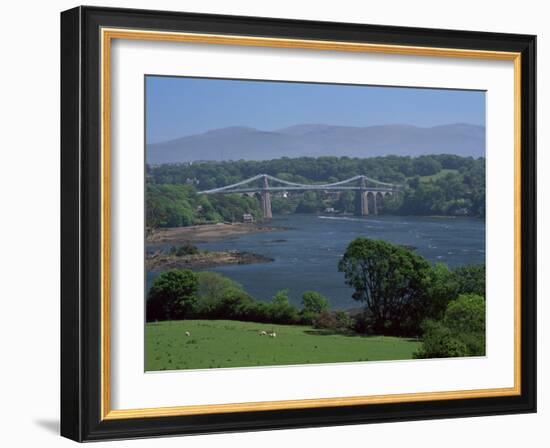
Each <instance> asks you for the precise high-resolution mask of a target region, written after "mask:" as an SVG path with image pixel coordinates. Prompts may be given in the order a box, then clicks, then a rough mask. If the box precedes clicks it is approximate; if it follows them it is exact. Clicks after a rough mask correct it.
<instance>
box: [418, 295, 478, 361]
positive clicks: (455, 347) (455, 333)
mask: <svg viewBox="0 0 550 448" xmlns="http://www.w3.org/2000/svg"><path fill="white" fill-rule="evenodd" d="M423 330H424V336H423V340H422V347H421V348H420V350H419V351H418V352H417V353H415V357H416V358H447V357H454V356H483V355H484V354H485V300H484V299H483V297H481V296H478V295H475V294H466V295H461V296H459V297H458V299H456V300H454V301H452V302H450V303H449V305H448V306H447V310H446V311H445V315H444V317H443V319H442V320H440V321H432V320H426V321H425V322H424V324H423Z"/></svg>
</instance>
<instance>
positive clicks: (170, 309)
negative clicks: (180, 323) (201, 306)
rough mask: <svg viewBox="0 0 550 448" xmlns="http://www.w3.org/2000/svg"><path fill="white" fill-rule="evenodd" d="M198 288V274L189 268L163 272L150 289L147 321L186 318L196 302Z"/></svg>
mask: <svg viewBox="0 0 550 448" xmlns="http://www.w3.org/2000/svg"><path fill="white" fill-rule="evenodd" d="M197 288H198V281H197V276H196V275H195V274H194V273H193V272H192V271H190V270H188V269H170V270H168V271H165V272H163V273H162V274H160V275H159V276H158V277H157V278H156V279H155V281H154V282H153V284H152V285H151V289H150V290H149V295H148V298H147V321H156V320H181V319H183V318H185V317H186V315H187V313H189V312H190V311H191V310H192V309H193V307H194V305H195V303H196V293H197Z"/></svg>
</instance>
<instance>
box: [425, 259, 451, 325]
mask: <svg viewBox="0 0 550 448" xmlns="http://www.w3.org/2000/svg"><path fill="white" fill-rule="evenodd" d="M458 294H459V287H458V282H457V281H456V277H455V275H454V272H452V271H451V270H450V269H449V268H448V266H447V265H446V264H444V263H436V264H435V265H434V266H433V267H432V269H431V272H430V275H429V281H428V282H427V287H426V295H427V297H428V300H427V310H426V315H428V316H430V317H431V318H433V319H441V318H443V314H444V313H445V310H446V309H447V305H448V304H449V302H450V301H451V300H453V299H456V298H457V297H458Z"/></svg>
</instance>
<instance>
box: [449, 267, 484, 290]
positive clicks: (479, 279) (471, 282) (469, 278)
mask: <svg viewBox="0 0 550 448" xmlns="http://www.w3.org/2000/svg"><path fill="white" fill-rule="evenodd" d="M453 275H454V281H455V282H456V283H457V286H458V294H477V295H479V296H483V297H485V265H484V264H468V265H465V266H460V267H458V268H456V269H455V270H454V271H453Z"/></svg>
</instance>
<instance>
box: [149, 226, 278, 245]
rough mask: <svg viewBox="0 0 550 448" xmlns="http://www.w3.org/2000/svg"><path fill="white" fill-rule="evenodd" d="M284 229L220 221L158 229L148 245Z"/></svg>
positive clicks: (207, 240) (199, 241)
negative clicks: (217, 222)
mask: <svg viewBox="0 0 550 448" xmlns="http://www.w3.org/2000/svg"><path fill="white" fill-rule="evenodd" d="M274 230H284V229H283V228H282V227H275V226H270V225H268V224H262V223H235V224H228V223H219V224H202V225H197V226H186V227H170V228H165V229H157V230H156V231H155V233H153V234H152V235H149V236H148V237H147V241H146V242H147V244H148V245H157V244H180V243H184V242H185V243H193V244H196V243H209V242H212V241H217V240H221V239H224V238H229V237H233V236H239V235H246V234H249V233H258V232H272V231H274Z"/></svg>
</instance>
